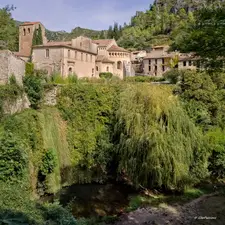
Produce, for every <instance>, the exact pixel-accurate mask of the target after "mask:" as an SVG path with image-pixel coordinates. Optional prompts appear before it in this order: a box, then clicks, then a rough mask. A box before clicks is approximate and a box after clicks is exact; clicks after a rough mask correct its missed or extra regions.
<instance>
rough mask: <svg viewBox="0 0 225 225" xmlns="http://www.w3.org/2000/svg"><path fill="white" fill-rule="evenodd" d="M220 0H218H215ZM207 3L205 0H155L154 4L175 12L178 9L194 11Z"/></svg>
mask: <svg viewBox="0 0 225 225" xmlns="http://www.w3.org/2000/svg"><path fill="white" fill-rule="evenodd" d="M215 1H218V2H219V1H220V0H215ZM206 3H207V0H155V2H154V5H156V6H158V7H170V8H171V12H174V13H176V12H177V11H178V10H179V9H182V8H183V9H185V10H186V11H188V12H190V11H194V10H196V9H198V8H199V7H201V6H203V5H204V4H206Z"/></svg>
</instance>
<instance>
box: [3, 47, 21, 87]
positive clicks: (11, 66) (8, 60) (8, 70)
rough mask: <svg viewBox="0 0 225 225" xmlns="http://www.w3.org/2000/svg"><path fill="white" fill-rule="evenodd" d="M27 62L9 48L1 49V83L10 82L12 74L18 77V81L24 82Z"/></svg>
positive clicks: (19, 82)
mask: <svg viewBox="0 0 225 225" xmlns="http://www.w3.org/2000/svg"><path fill="white" fill-rule="evenodd" d="M24 74H25V62H24V61H23V60H22V59H20V58H18V57H17V56H15V55H14V54H13V53H12V52H10V51H9V50H2V51H0V84H6V83H8V80H9V78H10V76H11V75H14V76H15V77H16V80H17V83H18V84H20V85H22V84H23V76H24Z"/></svg>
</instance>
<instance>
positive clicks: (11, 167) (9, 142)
mask: <svg viewBox="0 0 225 225" xmlns="http://www.w3.org/2000/svg"><path fill="white" fill-rule="evenodd" d="M26 167H27V158H26V154H25V149H24V146H23V145H22V143H21V142H20V141H19V140H17V139H15V137H13V135H12V134H10V133H9V134H5V136H4V137H3V138H1V139H0V171H1V172H0V180H1V181H18V180H21V179H22V178H24V176H25V169H26Z"/></svg>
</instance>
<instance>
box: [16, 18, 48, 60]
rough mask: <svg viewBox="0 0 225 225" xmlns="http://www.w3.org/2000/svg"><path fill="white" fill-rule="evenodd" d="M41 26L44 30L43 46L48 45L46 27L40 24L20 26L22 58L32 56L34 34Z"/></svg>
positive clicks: (32, 23) (29, 23)
mask: <svg viewBox="0 0 225 225" xmlns="http://www.w3.org/2000/svg"><path fill="white" fill-rule="evenodd" d="M39 26H40V27H41V30H42V38H43V44H46V43H47V38H46V36H45V27H44V26H43V25H42V24H41V23H40V22H25V23H23V24H21V25H20V26H19V53H20V55H21V56H25V57H29V56H30V54H31V48H32V41H33V36H34V32H35V30H36V29H38V28H39Z"/></svg>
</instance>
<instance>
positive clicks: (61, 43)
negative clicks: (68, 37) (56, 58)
mask: <svg viewBox="0 0 225 225" xmlns="http://www.w3.org/2000/svg"><path fill="white" fill-rule="evenodd" d="M58 45H69V46H71V45H72V42H71V41H49V42H47V43H46V44H45V45H44V46H58Z"/></svg>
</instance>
